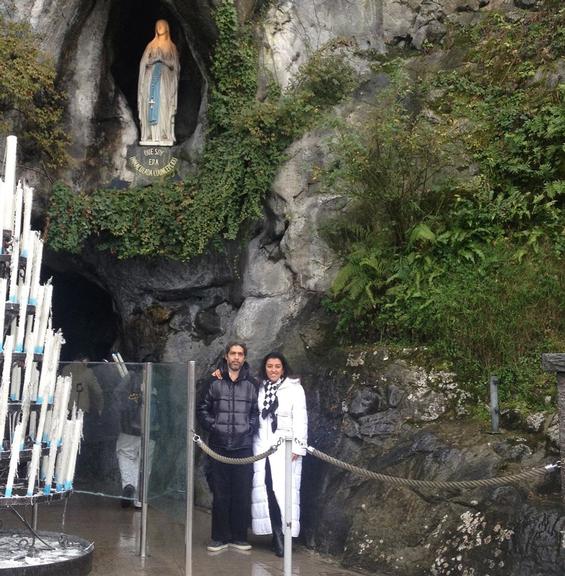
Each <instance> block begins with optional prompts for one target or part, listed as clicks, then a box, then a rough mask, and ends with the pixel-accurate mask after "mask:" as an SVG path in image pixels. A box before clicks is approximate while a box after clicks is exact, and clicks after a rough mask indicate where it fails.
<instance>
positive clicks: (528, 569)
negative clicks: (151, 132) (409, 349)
mask: <svg viewBox="0 0 565 576" xmlns="http://www.w3.org/2000/svg"><path fill="white" fill-rule="evenodd" d="M213 4H214V2H213V1H212V0H184V1H182V0H162V1H161V2H151V1H150V0H139V1H137V2H133V1H132V2H121V3H120V2H119V1H118V0H89V1H79V0H18V2H16V3H15V8H16V11H15V13H14V17H15V18H22V19H27V20H29V22H30V23H31V25H32V26H33V27H34V29H35V30H36V31H37V32H38V33H39V34H41V36H42V38H43V45H44V47H45V48H46V50H47V51H48V52H49V53H50V54H51V55H52V57H53V58H54V59H55V62H56V63H57V66H58V70H59V75H60V78H61V82H62V83H63V85H64V87H65V88H66V89H67V91H68V93H69V104H68V110H67V122H68V132H69V135H70V138H71V146H70V155H71V163H70V165H69V167H68V169H67V171H66V173H65V174H62V176H63V177H64V178H65V180H67V181H68V182H72V183H73V185H74V187H75V188H76V189H77V190H83V189H89V188H92V187H102V186H115V187H121V186H128V185H130V184H131V183H134V182H136V183H139V177H138V176H137V175H136V174H135V173H134V171H133V169H132V168H131V167H130V166H129V165H128V162H127V158H128V156H129V155H130V154H131V153H132V151H135V149H136V146H137V144H136V143H137V139H138V125H137V119H136V110H135V107H136V104H135V98H134V96H132V94H134V79H135V69H136V66H137V61H136V60H135V58H134V52H135V50H134V48H135V47H136V46H137V49H142V47H143V46H144V45H145V44H146V43H147V41H148V40H149V39H150V38H151V35H152V34H151V27H152V25H153V22H154V20H155V19H156V18H157V17H161V15H163V14H164V15H167V17H168V18H169V19H170V21H171V23H172V26H173V31H174V34H175V36H174V38H175V41H176V42H177V44H178V45H179V46H181V48H182V51H183V54H184V58H185V60H184V63H185V66H184V70H185V71H186V77H185V79H184V82H185V84H184V89H183V90H184V92H183V94H184V95H185V98H184V99H183V102H184V108H183V109H182V111H179V124H180V126H181V134H180V136H181V137H180V138H179V142H178V146H177V147H176V148H175V153H176V154H177V155H178V156H179V158H181V166H182V168H181V173H182V172H183V171H189V170H190V169H191V168H192V167H193V165H194V162H196V161H197V159H198V153H199V150H201V147H202V145H203V142H204V133H205V125H206V94H207V89H208V83H207V77H208V70H209V68H210V63H211V60H212V54H213V46H214V41H215V38H216V31H215V28H214V25H213V22H212V19H211V15H210V11H211V8H212V6H213ZM236 5H237V8H238V13H239V16H240V19H241V20H246V19H249V18H251V17H252V16H254V15H256V14H257V11H258V10H259V8H263V12H262V18H261V20H260V22H258V24H257V35H258V37H259V38H260V39H261V46H262V50H261V63H262V66H263V70H262V73H263V74H269V75H270V76H271V77H273V78H275V79H276V81H277V82H278V83H279V84H280V85H281V86H282V87H285V86H287V85H288V83H289V82H290V81H291V79H292V78H293V76H294V75H295V74H296V72H297V70H298V69H299V67H300V66H301V65H302V64H303V63H305V62H306V61H307V60H308V58H309V56H310V55H311V54H312V53H313V52H314V51H315V50H317V49H318V48H320V47H321V46H323V45H324V44H326V43H327V42H330V41H332V40H340V39H346V40H347V41H348V42H353V43H355V44H356V45H357V47H359V48H360V49H361V50H366V51H370V52H377V53H385V52H387V51H388V50H389V49H390V48H391V47H392V46H404V47H413V48H416V49H419V48H421V47H422V46H424V45H425V43H426V41H437V40H439V39H441V38H442V37H443V35H444V34H445V31H446V26H447V25H448V24H449V22H452V21H455V22H471V21H473V20H474V19H476V18H478V17H480V14H481V12H484V11H488V10H491V9H495V8H497V9H498V8H502V9H505V10H507V11H510V12H515V13H516V14H519V11H520V10H521V9H523V8H532V7H533V8H535V5H536V2H535V1H534V0H532V1H531V2H530V1H529V0H528V2H526V0H490V1H489V0H423V1H420V0H379V1H377V0H364V1H362V2H361V1H352V0H309V1H304V0H276V1H273V2H270V3H267V2H261V1H260V0H238V1H237V2H236ZM134 12H135V14H136V16H135V23H136V24H137V26H138V28H139V32H136V30H137V29H136V27H135V26H132V27H131V30H130V29H128V34H129V37H128V38H125V39H124V38H122V37H121V36H120V35H121V34H123V30H124V23H125V22H126V21H127V18H128V16H129V15H131V14H133V13H134ZM130 38H133V39H132V40H131V42H132V43H133V44H134V48H131V49H130V48H128V47H127V46H126V44H128V43H129V42H130ZM128 50H130V51H129V52H128ZM124 54H126V56H124ZM355 63H356V65H357V66H358V67H359V68H360V69H361V70H363V69H364V64H363V61H362V59H357V60H356V61H355ZM132 70H133V71H132ZM383 82H384V81H383V79H382V78H371V79H369V80H368V81H367V82H366V84H364V85H363V86H362V87H361V88H360V89H359V90H358V91H357V92H356V93H355V95H354V96H353V98H352V99H351V100H350V101H348V102H346V103H345V104H343V105H341V106H340V107H339V108H338V109H336V111H335V113H336V114H337V115H339V116H340V117H342V118H343V119H344V120H345V121H354V120H355V121H358V120H359V118H362V117H363V114H364V109H365V108H364V107H365V106H366V100H370V98H368V97H370V96H371V94H372V93H373V92H374V91H376V90H380V89H381V88H382V86H383V85H384V84H383ZM331 138H332V134H331V132H328V131H313V132H311V133H308V134H306V135H304V136H303V137H302V138H301V139H300V140H298V141H297V142H295V143H294V144H293V145H292V146H291V147H290V149H289V150H288V154H287V158H288V159H287V161H286V162H285V164H284V165H283V166H282V168H281V169H280V171H279V173H278V175H277V178H276V180H275V182H274V184H273V186H272V190H271V194H270V195H269V197H268V199H267V200H266V202H265V216H264V220H263V221H262V222H260V223H258V224H257V225H256V226H255V228H254V229H253V231H252V234H251V239H250V240H249V241H248V242H246V243H245V244H243V243H240V242H233V243H231V244H228V245H226V246H225V248H224V250H223V251H222V252H210V253H208V254H206V255H204V256H202V257H200V258H197V259H194V260H193V261H191V262H189V263H180V262H172V261H168V260H164V259H158V260H150V259H141V258H140V259H131V260H127V261H117V260H116V259H114V258H112V257H111V256H110V255H108V254H105V253H101V252H99V251H97V250H96V249H95V248H94V247H91V248H89V249H87V250H86V251H85V253H84V254H83V255H82V256H81V258H79V259H76V258H73V259H70V258H68V257H66V256H65V255H53V254H51V255H49V254H48V255H47V257H46V259H47V262H48V263H50V264H51V266H52V267H53V269H54V270H60V271H65V270H73V272H77V273H80V274H82V275H83V276H84V277H85V278H87V279H88V280H90V281H91V282H93V283H95V284H96V285H98V286H99V287H101V288H102V289H103V290H105V291H106V292H107V293H108V294H109V295H110V296H111V299H112V301H113V306H114V313H115V314H116V316H117V319H118V322H119V326H120V330H119V331H120V337H119V339H118V342H117V343H116V345H117V346H118V347H119V349H120V350H121V351H122V353H123V355H124V357H125V358H126V359H127V360H131V361H143V360H162V361H171V362H184V361H187V360H192V359H195V360H197V362H198V372H199V375H200V376H203V375H206V374H207V373H208V371H209V368H210V366H212V365H213V364H214V363H215V362H216V361H217V359H218V357H219V356H220V355H221V351H222V349H223V347H224V346H225V344H226V342H228V341H229V340H230V339H232V338H241V339H244V340H245V341H246V342H247V343H248V344H249V348H250V361H251V362H252V363H254V364H256V363H257V361H258V359H259V358H261V357H262V356H263V355H264V354H265V353H266V352H268V351H269V350H271V349H273V348H282V349H283V350H284V351H285V352H287V353H288V355H289V356H290V357H291V358H292V360H293V363H294V366H295V368H296V369H297V371H299V372H300V373H302V374H303V375H304V382H305V385H306V388H307V394H308V402H309V406H310V413H311V423H310V431H311V443H312V444H314V445H315V446H317V447H319V448H320V449H322V450H327V451H329V452H331V453H332V454H335V455H337V456H338V457H340V458H342V459H344V460H346V461H348V462H351V463H355V464H358V465H361V466H366V467H369V468H372V469H375V470H379V471H384V472H387V473H390V474H393V475H398V476H420V477H426V478H437V479H467V478H476V477H485V476H491V475H494V474H497V473H501V472H503V471H504V472H506V471H512V470H514V469H515V468H517V467H518V466H528V465H532V466H533V465H537V464H539V463H540V462H542V460H543V459H544V457H545V444H546V442H550V441H549V440H546V437H545V436H544V435H543V432H544V430H546V429H547V430H546V431H548V432H551V430H553V433H555V430H556V426H555V422H551V423H550V422H547V423H545V422H544V423H542V424H541V427H539V428H538V433H537V434H535V433H533V432H532V433H530V432H526V433H525V432H524V431H523V429H520V430H519V431H518V432H516V433H511V434H508V435H503V436H500V437H494V436H489V435H487V434H485V433H484V431H483V430H481V429H480V428H477V425H476V424H473V423H467V424H461V423H460V422H459V421H457V422H456V421H455V420H454V418H455V417H456V415H457V411H458V403H460V401H461V400H462V398H461V395H460V393H459V392H458V391H457V387H456V385H455V384H454V383H453V382H452V380H451V378H450V376H449V375H448V374H443V373H434V372H432V373H428V372H424V371H422V370H421V369H418V368H415V367H414V366H412V363H411V362H410V358H408V360H407V359H406V358H400V359H399V358H390V357H389V355H388V354H387V353H386V351H382V350H371V351H368V352H365V354H364V355H358V356H354V355H353V356H347V355H344V354H343V353H342V352H340V351H339V350H333V349H332V351H331V352H330V351H329V350H328V348H327V345H328V344H327V342H328V334H331V332H332V326H331V320H330V319H328V318H327V317H326V315H325V313H324V311H323V310H322V309H321V307H320V300H321V298H322V297H323V295H324V293H325V292H326V290H327V289H328V287H329V286H330V284H331V282H332V280H333V278H334V277H335V274H336V273H337V270H338V268H339V261H338V259H337V257H336V255H335V254H334V253H333V252H332V251H331V250H330V248H329V247H328V245H327V244H326V242H325V241H324V239H323V234H322V231H321V224H322V223H323V222H325V221H327V220H328V219H329V218H331V217H332V216H335V215H338V214H340V213H342V211H343V210H344V209H346V203H347V201H346V199H345V198H343V197H341V196H340V195H339V194H336V193H328V192H322V191H320V189H319V184H318V182H317V178H316V174H317V172H318V171H319V169H320V168H321V167H322V166H323V165H324V164H325V163H326V162H328V160H329V159H330V156H331V152H330V149H331V148H330V142H331ZM29 179H30V180H31V181H32V182H35V183H36V185H37V188H38V190H41V189H42V184H43V183H42V182H41V181H40V180H38V177H37V175H36V173H35V172H34V171H30V173H29ZM45 189H47V188H46V187H45ZM550 445H551V443H550ZM554 492H555V478H553V477H552V476H550V477H548V478H545V479H543V480H541V481H540V482H538V483H537V484H532V485H522V486H517V487H513V486H505V487H502V488H495V489H483V490H478V491H475V492H471V493H455V492H450V493H423V492H422V493H419V492H415V491H411V490H408V489H405V488H398V487H394V486H389V485H384V484H382V483H375V482H373V481H367V480H363V479H359V478H356V477H354V476H352V475H351V474H349V473H346V472H343V471H340V470H337V469H333V468H331V467H329V466H328V465H326V464H322V463H320V462H318V461H316V460H314V459H313V458H311V457H308V458H307V460H306V463H305V472H304V494H303V497H304V502H303V510H304V521H303V526H304V530H303V538H304V540H305V542H306V543H307V544H308V545H310V546H313V547H315V548H317V549H319V550H321V551H323V552H328V553H331V554H335V555H337V556H339V557H341V558H342V559H343V561H344V562H345V563H346V564H347V565H349V566H353V567H362V568H366V569H368V570H370V571H381V572H382V573H385V574H402V575H403V576H412V575H414V576H416V575H420V574H422V575H423V574H442V575H447V574H460V575H463V574H467V575H471V574H474V575H475V576H479V575H481V576H486V575H487V574H488V575H490V576H495V575H503V574H504V575H505V576H508V575H510V576H522V575H526V574H528V575H533V574H540V575H541V574H543V575H548V576H549V575H553V574H555V575H557V574H561V573H562V572H563V568H564V567H565V565H564V555H563V550H564V549H565V548H564V547H563V545H562V541H561V536H562V535H561V529H563V524H564V522H565V519H564V518H563V517H562V515H561V513H560V511H559V509H558V507H556V506H555V505H554V502H555V494H554ZM538 502H542V503H543V507H540V506H538Z"/></svg>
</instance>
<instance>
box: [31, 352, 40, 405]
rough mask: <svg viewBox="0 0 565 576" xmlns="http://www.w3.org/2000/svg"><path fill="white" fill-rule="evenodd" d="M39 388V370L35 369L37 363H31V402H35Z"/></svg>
mask: <svg viewBox="0 0 565 576" xmlns="http://www.w3.org/2000/svg"><path fill="white" fill-rule="evenodd" d="M38 388H39V368H38V367H37V362H34V363H33V369H32V371H31V394H30V398H31V400H32V402H37V390H38Z"/></svg>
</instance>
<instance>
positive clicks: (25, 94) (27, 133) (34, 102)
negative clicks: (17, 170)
mask: <svg viewBox="0 0 565 576" xmlns="http://www.w3.org/2000/svg"><path fill="white" fill-rule="evenodd" d="M63 103H64V100H63V95H62V93H61V92H60V91H59V90H58V89H57V88H56V85H55V69H54V66H53V63H52V62H50V61H48V60H47V59H46V57H45V55H44V54H43V53H42V51H41V49H40V47H39V43H38V40H37V38H36V37H35V36H34V35H33V33H32V31H31V30H30V28H29V26H28V25H26V24H22V23H15V22H11V21H9V20H7V19H5V18H4V17H3V16H2V14H0V113H1V117H0V131H2V132H17V133H18V135H19V137H20V150H21V151H22V152H23V153H24V154H25V155H28V156H30V155H37V154H39V155H41V156H42V157H43V158H44V159H45V163H46V165H47V166H49V167H52V168H53V167H57V166H60V165H62V164H63V163H64V162H65V160H66V154H65V145H66V143H67V137H66V135H65V133H64V131H63V128H62V113H63Z"/></svg>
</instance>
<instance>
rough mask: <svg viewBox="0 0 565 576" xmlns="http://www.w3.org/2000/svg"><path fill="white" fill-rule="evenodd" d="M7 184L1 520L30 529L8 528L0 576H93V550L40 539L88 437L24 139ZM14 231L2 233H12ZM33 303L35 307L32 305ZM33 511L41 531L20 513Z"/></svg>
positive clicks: (1, 260)
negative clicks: (35, 216)
mask: <svg viewBox="0 0 565 576" xmlns="http://www.w3.org/2000/svg"><path fill="white" fill-rule="evenodd" d="M6 150H7V153H6V156H7V157H6V163H5V166H6V172H5V174H4V178H3V186H2V187H0V207H1V209H0V216H1V217H2V220H3V222H2V225H0V231H1V236H0V242H1V245H0V247H1V250H0V338H1V340H0V365H1V381H0V513H3V512H9V513H12V514H14V515H15V516H16V517H17V518H18V519H19V520H20V521H21V523H22V525H23V529H21V528H20V529H19V530H17V531H14V530H10V531H9V532H8V531H5V530H2V527H3V526H2V524H3V522H2V519H1V517H0V576H1V575H3V574H6V576H8V575H9V576H22V575H26V576H27V575H29V576H32V575H33V576H39V575H41V576H44V575H50V574H53V575H57V576H60V575H62V574H64V575H65V576H81V575H84V574H88V572H90V569H91V566H92V552H93V550H94V545H93V544H92V543H90V542H87V541H86V540H82V539H81V538H77V537H74V536H68V535H67V534H64V533H62V532H38V531H37V510H38V508H37V507H38V505H39V504H42V503H45V502H53V501H58V500H60V501H64V503H65V507H66V505H67V502H68V497H69V495H70V494H71V492H72V482H73V477H74V472H75V466H76V459H77V454H78V450H79V444H80V438H81V434H82V424H83V414H82V411H80V410H76V408H73V409H72V414H71V417H70V418H69V407H68V403H69V397H70V390H71V380H70V378H62V377H60V378H57V369H58V365H59V357H60V352H61V346H62V344H63V342H64V340H63V336H62V333H61V332H54V331H53V330H52V329H51V322H50V318H51V304H52V290H53V287H52V285H51V284H50V282H47V284H45V285H41V284H40V276H41V274H40V273H41V260H42V254H43V241H42V240H41V238H40V234H39V232H37V231H33V230H31V226H30V222H31V209H32V201H33V190H32V189H31V188H29V187H28V186H27V185H26V184H22V183H21V182H18V183H17V185H16V175H15V170H16V138H15V136H9V137H8V143H7V146H6ZM4 226H6V227H10V229H3V227H4ZM29 302H31V303H29ZM22 507H23V510H24V511H25V507H30V508H31V509H32V511H33V517H34V518H33V526H32V525H31V524H30V523H29V522H27V520H25V517H24V515H22V514H20V513H19V512H18V511H17V508H22Z"/></svg>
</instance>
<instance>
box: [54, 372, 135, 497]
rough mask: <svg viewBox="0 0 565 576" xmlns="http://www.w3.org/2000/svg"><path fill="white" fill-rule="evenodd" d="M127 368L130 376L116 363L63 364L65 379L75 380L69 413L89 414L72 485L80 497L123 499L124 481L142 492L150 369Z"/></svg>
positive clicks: (86, 415) (133, 495) (86, 418)
mask: <svg viewBox="0 0 565 576" xmlns="http://www.w3.org/2000/svg"><path fill="white" fill-rule="evenodd" d="M124 366H125V369H126V370H127V375H125V376H124V375H123V374H121V373H120V370H119V369H118V365H117V364H116V363H110V362H102V363H92V362H91V363H86V362H61V363H60V364H59V372H60V373H61V374H63V375H69V374H72V377H73V386H72V393H71V398H70V401H69V408H72V406H73V405H74V404H75V403H76V405H77V406H78V408H80V409H82V410H83V411H84V413H85V418H84V429H83V440H82V443H81V449H80V454H79V458H78V462H77V469H76V474H75V480H74V485H73V488H74V490H75V491H77V492H81V491H82V492H94V493H100V494H103V495H105V496H115V497H119V496H121V495H122V488H123V484H124V482H125V483H126V484H132V485H133V487H134V490H135V489H136V488H137V485H138V477H139V457H140V444H141V443H140V433H141V418H142V392H141V391H142V388H143V373H144V367H145V365H144V364H131V363H128V364H125V365H124ZM120 468H121V469H122V470H121V471H120ZM131 496H132V498H135V496H136V494H135V492H134V493H132V494H131Z"/></svg>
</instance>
